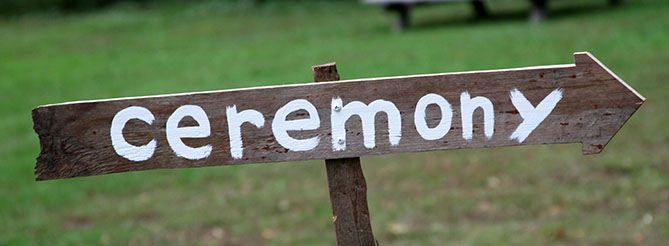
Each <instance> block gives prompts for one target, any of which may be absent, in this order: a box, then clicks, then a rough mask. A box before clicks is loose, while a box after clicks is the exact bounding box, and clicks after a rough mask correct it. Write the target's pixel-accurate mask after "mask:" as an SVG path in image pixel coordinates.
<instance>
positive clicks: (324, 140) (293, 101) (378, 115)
mask: <svg viewBox="0 0 669 246" xmlns="http://www.w3.org/2000/svg"><path fill="white" fill-rule="evenodd" d="M574 57H575V61H576V62H575V64H568V65H553V66H541V67H528V68H517V69H504V70H493V71H476V72H462V73H445V74H429V75H414V76H402V77H389V78H372V79H358V80H348V81H340V82H323V83H308V84H298V85H285V86H272V87H259V88H249V89H235V90H223V91H210V92H198V93H185V94H175V95H161V96H148V97H134V98H121V99H110V100H95V101H83V102H71V103H63V104H55V105H46V106H40V107H38V108H36V109H34V110H33V120H34V123H35V126H34V128H35V131H36V132H37V134H38V135H39V139H40V145H41V152H40V155H39V157H38V158H37V166H36V174H37V180H48V179H58V178H71V177H81V176H90V175H100V174H107V173H117V172H128V171H139V170H148V169H158V168H184V167H202V166H215V165H232V164H246V163H262V162H279V161H298V160H312V159H338V158H350V157H359V156H363V155H378V154H390V153H402V152H416V151H429V150H445V149H461V148H482V147H497V146H512V145H528V144H562V143H582V149H583V153H585V154H591V153H599V152H600V151H601V150H602V149H603V148H604V146H606V144H607V143H608V142H609V140H610V139H611V138H612V137H613V135H614V134H615V133H616V132H617V131H618V129H620V128H621V127H622V125H623V124H624V123H625V121H627V119H628V118H629V117H630V116H631V115H632V114H633V113H634V112H635V111H636V110H637V109H638V108H639V106H640V105H641V104H642V103H643V102H644V100H645V99H644V98H643V97H642V96H641V95H639V94H638V93H636V92H635V91H634V90H633V89H632V88H630V87H629V86H628V85H627V84H625V83H624V82H623V81H622V80H620V79H619V78H618V77H617V76H616V75H614V74H613V73H612V72H611V71H609V70H608V69H607V68H606V67H604V66H603V65H602V64H601V63H600V62H599V61H598V60H597V59H595V58H594V57H593V56H592V55H590V54H589V53H585V52H583V53H575V54H574Z"/></svg>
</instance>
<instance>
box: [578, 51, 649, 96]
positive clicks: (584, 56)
mask: <svg viewBox="0 0 669 246" xmlns="http://www.w3.org/2000/svg"><path fill="white" fill-rule="evenodd" d="M574 62H575V63H576V68H577V69H579V70H581V71H583V72H586V73H591V74H592V75H594V76H595V77H596V78H597V79H599V80H614V81H616V82H618V83H620V84H621V85H622V86H624V87H625V88H626V89H627V90H628V91H629V92H630V93H631V94H633V95H634V96H635V97H636V100H637V104H638V105H639V106H640V105H641V104H642V103H643V102H644V101H646V98H645V97H644V96H642V95H641V94H639V93H638V92H637V91H636V90H634V89H633V88H632V87H630V86H629V85H628V84H627V83H625V81H623V80H622V79H621V78H620V77H618V75H616V74H615V73H613V72H612V71H611V70H610V69H609V68H608V67H606V66H604V64H603V63H602V62H600V61H599V60H598V59H597V58H595V56H593V55H592V54H590V52H587V51H582V52H575V53H574Z"/></svg>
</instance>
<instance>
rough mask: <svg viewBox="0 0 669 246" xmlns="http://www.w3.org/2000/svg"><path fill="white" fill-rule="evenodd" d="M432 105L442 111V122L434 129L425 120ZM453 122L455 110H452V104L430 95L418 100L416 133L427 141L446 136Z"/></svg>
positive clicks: (437, 96) (435, 95)
mask: <svg viewBox="0 0 669 246" xmlns="http://www.w3.org/2000/svg"><path fill="white" fill-rule="evenodd" d="M430 104H435V105H437V106H439V109H440V110H441V120H439V124H438V125H437V126H435V127H433V128H430V127H429V126H428V125H427V121H426V118H425V110H426V109H427V106H428V105H430ZM452 120H453V109H452V108H451V104H450V103H448V101H447V100H446V99H444V97H442V96H440V95H437V94H434V93H430V94H427V95H425V96H423V97H421V98H420V99H419V100H418V103H416V111H415V112H414V116H413V122H414V125H415V126H416V131H418V134H420V136H421V137H422V138H423V139H425V140H437V139H440V138H442V137H444V136H446V134H447V133H448V130H449V129H450V128H451V123H452V122H451V121H452Z"/></svg>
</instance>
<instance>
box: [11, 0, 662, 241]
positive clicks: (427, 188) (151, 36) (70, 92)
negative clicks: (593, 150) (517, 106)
mask: <svg viewBox="0 0 669 246" xmlns="http://www.w3.org/2000/svg"><path fill="white" fill-rule="evenodd" d="M270 2H271V1H270ZM488 2H491V3H490V4H489V6H490V10H491V12H492V14H493V17H492V18H491V19H489V20H479V21H477V20H474V19H472V18H471V10H470V9H469V6H468V5H467V4H448V5H440V6H436V7H426V8H420V9H417V11H416V12H414V14H415V15H414V16H413V20H414V24H415V26H414V28H412V29H410V30H408V31H406V32H403V33H392V32H391V31H390V30H389V26H390V24H391V23H392V21H393V16H391V15H388V14H386V13H384V12H383V11H381V9H380V8H377V7H374V6H362V5H359V4H358V3H357V2H348V3H300V4H295V3H292V4H288V3H286V4H275V3H269V4H267V5H262V6H259V7H254V6H249V5H245V4H226V3H198V4H191V5H177V4H173V5H157V6H149V7H148V8H140V7H134V6H130V5H122V6H117V7H114V8H111V9H107V10H103V11H99V12H90V13H80V14H70V15H49V14H35V15H30V16H23V17H13V18H5V19H3V20H1V21H0V222H1V223H0V245H198V244H205V245H220V244H223V245H333V244H334V242H335V237H334V231H333V228H332V217H331V216H332V215H331V210H330V204H329V197H328V190H327V179H326V175H325V169H324V164H323V161H309V162H297V163H278V164H257V165H242V166H231V167H208V168H197V169H174V170H154V171H143V172H135V173H122V174H113V175H104V176H94V177H87V178H75V179H67V180H55V181H44V182H35V181H34V174H33V172H34V164H35V158H36V157H37V155H38V153H39V143H38V139H37V135H36V134H35V133H34V132H33V130H32V120H31V115H30V112H31V109H32V108H34V107H36V106H39V105H43V104H50V103H60V102H68V101H75V100H88V99H103V98H114V97H127V96H142V95H155V94H164V93H178V92H191V91H202V90H216V89H228V88H242V87H252V86H261V85H280V84H290V83H308V82H310V81H311V79H312V77H311V65H315V64H322V63H326V62H331V61H336V62H337V63H338V68H339V73H340V74H341V76H342V79H353V78H364V77H377V76H393V75H409V74H420V73H438V72H455V71H468V70H482V69H498V68H510V67H521V66H532V65H548V64H565V63H573V56H572V53H573V52H576V51H590V52H591V53H592V54H594V55H595V56H596V57H597V58H599V59H600V60H601V61H602V62H603V63H604V64H605V65H607V66H608V67H609V68H610V69H611V70H613V71H614V72H615V73H617V74H618V75H619V76H620V77H621V78H622V79H624V80H625V81H626V82H627V83H628V84H629V85H631V86H632V87H634V88H635V89H637V91H639V93H641V94H642V95H644V96H645V97H647V98H648V100H647V101H646V103H645V104H644V105H643V106H642V107H641V109H640V110H639V111H638V112H637V113H636V114H635V115H634V116H633V117H632V118H631V119H630V121H629V122H628V123H627V124H626V125H625V126H624V127H623V128H622V130H621V131H620V132H619V133H618V135H617V136H616V137H615V138H614V139H613V140H612V142H611V143H610V144H609V145H608V146H607V147H606V149H605V150H604V151H603V152H602V153H601V154H599V155H591V156H583V155H581V151H580V149H581V147H580V144H571V145H551V146H523V147H508V148H492V149H477V150H452V151H440V152H426V153H412V154H399V155H386V156H375V157H364V158H362V162H363V169H364V172H365V175H366V178H367V183H368V192H369V197H368V199H369V208H370V212H371V219H372V227H373V230H374V233H375V236H376V237H377V239H378V240H379V242H380V243H381V245H666V243H667V242H668V241H669V125H668V124H667V123H668V122H669V114H668V113H669V83H667V78H669V29H668V27H669V17H668V15H667V13H669V1H665V0H634V1H633V0H630V1H626V2H627V3H626V4H624V5H623V6H621V7H618V8H610V7H608V6H607V4H606V1H604V0H596V1H595V0H593V1H578V0H566V1H555V2H554V4H553V6H552V9H551V16H550V18H549V19H548V20H547V21H546V22H544V23H541V24H539V25H532V24H530V23H528V22H527V21H526V10H527V3H526V2H525V1H488ZM249 100H253V99H252V98H250V99H249Z"/></svg>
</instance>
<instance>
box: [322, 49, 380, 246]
mask: <svg viewBox="0 0 669 246" xmlns="http://www.w3.org/2000/svg"><path fill="white" fill-rule="evenodd" d="M312 71H313V75H314V81H315V82H323V81H336V80H339V73H337V65H336V63H334V62H333V63H328V64H323V65H317V66H313V67H312ZM325 168H326V171H327V176H328V188H329V191H330V204H331V206H332V221H333V223H334V227H335V234H336V237H337V245H340V246H343V245H347V246H348V245H359V246H362V245H370V246H373V245H378V243H377V242H376V240H375V239H374V234H373V233H372V225H371V222H370V218H369V208H368V207H367V182H366V181H365V176H364V174H363V173H362V167H361V166H360V157H353V158H344V159H331V160H325Z"/></svg>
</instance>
